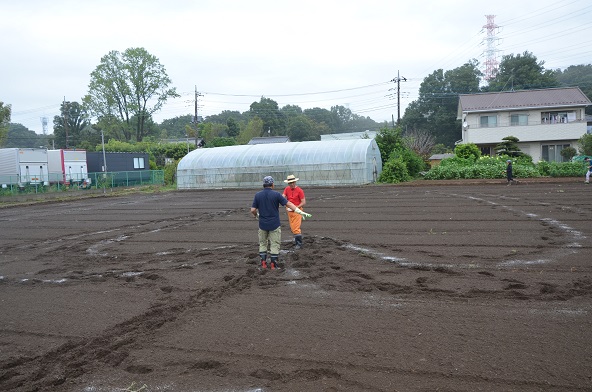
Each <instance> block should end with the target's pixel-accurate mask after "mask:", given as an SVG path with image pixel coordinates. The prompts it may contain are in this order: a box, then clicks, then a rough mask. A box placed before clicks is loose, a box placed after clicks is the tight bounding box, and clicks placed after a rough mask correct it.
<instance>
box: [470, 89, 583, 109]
mask: <svg viewBox="0 0 592 392" xmlns="http://www.w3.org/2000/svg"><path fill="white" fill-rule="evenodd" d="M588 105H592V102H590V99H588V97H586V95H584V93H583V92H582V90H580V89H579V88H578V87H567V88H549V89H542V90H520V91H503V92H495V93H482V94H461V95H460V96H459V112H482V111H497V110H512V109H514V110H520V109H529V108H547V107H562V106H588Z"/></svg>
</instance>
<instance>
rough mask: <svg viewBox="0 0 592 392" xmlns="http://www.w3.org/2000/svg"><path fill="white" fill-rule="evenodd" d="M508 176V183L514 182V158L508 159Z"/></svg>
mask: <svg viewBox="0 0 592 392" xmlns="http://www.w3.org/2000/svg"><path fill="white" fill-rule="evenodd" d="M506 178H507V179H508V185H510V184H511V183H513V182H514V173H513V172H512V160H511V159H508V160H507V161H506Z"/></svg>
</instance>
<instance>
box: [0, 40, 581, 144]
mask: <svg viewBox="0 0 592 392" xmlns="http://www.w3.org/2000/svg"><path fill="white" fill-rule="evenodd" d="M482 77H483V74H482V73H481V71H480V70H479V62H478V61H477V60H474V59H473V60H469V61H468V62H467V63H465V64H463V65H462V66H460V67H457V68H454V69H452V70H446V71H445V70H443V69H437V70H435V71H434V72H432V73H431V74H430V75H428V76H427V77H425V78H424V80H423V82H422V83H421V85H420V89H419V97H418V99H417V100H415V101H413V102H412V103H411V104H410V105H409V106H408V107H407V108H406V110H405V113H404V115H403V117H402V118H401V122H400V124H398V125H399V127H400V130H401V134H402V136H405V137H406V140H408V143H409V144H411V145H412V148H413V149H414V150H415V151H417V152H418V153H419V154H420V155H422V156H425V155H428V156H429V154H431V153H435V152H445V151H451V149H452V148H453V147H454V145H455V142H456V141H458V140H460V139H461V125H460V120H458V119H457V118H456V117H457V108H458V96H459V94H471V93H479V92H493V91H510V90H523V89H539V88H551V87H563V86H578V87H580V88H581V89H582V91H583V92H584V93H585V94H586V95H587V96H588V97H591V96H592V64H588V65H574V66H570V67H568V68H567V69H565V70H560V69H557V70H549V69H545V68H544V61H539V60H538V59H537V58H536V57H535V56H534V55H533V54H532V53H529V52H524V53H522V54H517V55H514V54H511V55H507V56H503V58H502V60H501V62H500V65H499V69H498V72H497V74H496V76H495V77H494V78H493V79H491V80H489V81H487V82H486V84H484V85H482V84H481V83H482V80H483V79H482ZM171 83H172V82H171V80H170V78H169V77H168V75H167V73H166V70H165V68H164V66H163V65H162V64H160V62H159V60H158V59H157V58H156V57H155V56H153V55H151V54H150V53H148V52H147V51H146V50H145V49H144V48H130V49H127V50H125V51H124V52H123V53H120V52H117V51H111V52H109V53H108V54H107V55H105V56H103V57H102V58H101V61H100V64H99V65H98V66H97V67H96V69H95V70H94V71H93V72H92V73H91V75H90V83H89V86H88V94H87V95H86V96H84V97H83V98H82V99H81V101H80V102H75V101H72V102H63V103H62V104H61V106H60V115H58V116H55V117H54V118H53V135H48V136H44V135H37V134H35V132H33V131H30V130H28V129H27V128H26V127H24V126H22V125H21V124H13V123H10V105H4V103H3V102H0V146H2V147H39V146H47V147H49V148H79V149H86V150H95V149H97V148H98V146H100V145H101V144H102V136H104V138H105V142H109V141H110V140H114V141H122V142H127V143H138V142H142V141H149V142H154V141H159V140H165V139H182V138H188V137H191V138H192V139H193V138H195V140H197V139H198V138H199V139H203V140H204V141H205V143H206V146H207V147H215V146H222V145H233V144H246V143H247V142H248V141H249V140H251V139H252V138H253V137H261V136H288V137H289V138H290V140H291V141H306V140H319V139H320V136H321V135H323V134H333V133H343V132H362V131H366V130H378V129H381V128H384V127H387V126H389V124H387V123H386V122H383V123H377V122H376V121H374V120H372V119H371V118H370V117H364V116H360V115H357V114H355V113H352V111H351V110H350V109H348V108H346V107H344V106H339V105H338V106H333V107H331V109H330V110H328V109H324V108H318V107H316V108H311V109H304V110H303V109H302V108H300V107H299V106H297V105H286V106H283V107H279V105H278V103H277V102H276V101H274V100H273V99H270V98H266V97H261V98H260V100H259V101H255V102H253V103H252V104H251V105H250V107H249V110H247V111H245V112H242V113H241V112H239V111H229V110H225V111H222V112H221V113H219V114H216V115H211V116H207V117H205V118H204V119H196V118H194V116H192V115H190V114H187V115H184V116H178V117H175V118H171V119H166V120H164V121H162V123H160V124H157V123H155V122H154V120H153V115H154V113H156V112H158V111H159V110H160V109H161V108H162V107H163V105H164V104H165V103H166V102H167V100H168V99H170V98H173V97H178V96H179V95H178V94H177V92H176V90H175V88H172V87H170V85H171ZM586 113H588V114H592V107H589V108H587V110H586ZM198 120H199V121H198Z"/></svg>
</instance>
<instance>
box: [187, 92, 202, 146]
mask: <svg viewBox="0 0 592 392" xmlns="http://www.w3.org/2000/svg"><path fill="white" fill-rule="evenodd" d="M201 96H202V95H201V94H200V93H198V92H197V85H196V86H195V114H194V116H193V124H195V147H196V148H197V137H198V136H199V129H198V128H197V123H198V122H199V121H198V118H197V98H198V97H201ZM187 153H189V139H187Z"/></svg>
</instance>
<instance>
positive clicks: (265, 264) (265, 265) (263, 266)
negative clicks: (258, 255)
mask: <svg viewBox="0 0 592 392" xmlns="http://www.w3.org/2000/svg"><path fill="white" fill-rule="evenodd" d="M261 268H263V269H266V268H267V262H266V261H265V260H261ZM272 269H273V267H272Z"/></svg>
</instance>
